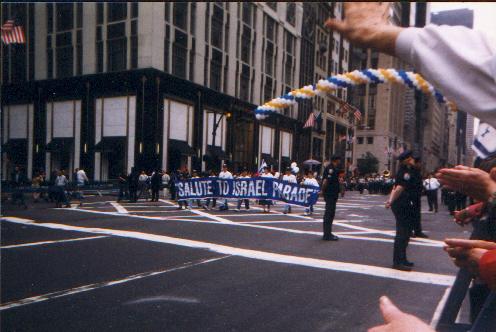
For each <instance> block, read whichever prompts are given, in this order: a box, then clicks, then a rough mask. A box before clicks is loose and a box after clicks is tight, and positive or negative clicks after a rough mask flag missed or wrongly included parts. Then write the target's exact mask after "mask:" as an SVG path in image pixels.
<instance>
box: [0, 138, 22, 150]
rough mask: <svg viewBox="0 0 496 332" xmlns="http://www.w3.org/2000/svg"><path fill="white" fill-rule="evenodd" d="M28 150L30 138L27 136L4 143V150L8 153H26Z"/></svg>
mask: <svg viewBox="0 0 496 332" xmlns="http://www.w3.org/2000/svg"><path fill="white" fill-rule="evenodd" d="M27 150H28V140H27V139H25V138H15V139H9V140H8V141H7V142H6V143H5V144H2V152H6V153H8V154H16V153H25V152H27Z"/></svg>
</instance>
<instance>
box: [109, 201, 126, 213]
mask: <svg viewBox="0 0 496 332" xmlns="http://www.w3.org/2000/svg"><path fill="white" fill-rule="evenodd" d="M110 205H112V206H113V207H114V208H115V209H116V210H117V212H119V213H128V211H127V210H126V208H124V207H123V206H122V205H120V204H119V203H117V202H110Z"/></svg>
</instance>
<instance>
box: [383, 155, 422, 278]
mask: <svg viewBox="0 0 496 332" xmlns="http://www.w3.org/2000/svg"><path fill="white" fill-rule="evenodd" d="M398 159H399V161H400V162H401V166H400V168H399V170H398V173H397V174H396V185H395V187H394V189H393V191H392V192H391V196H390V197H389V200H388V201H387V202H386V208H390V207H391V209H392V210H393V214H394V217H395V219H396V236H395V238H394V254H393V268H394V269H397V270H401V271H411V269H412V266H413V263H411V262H409V261H408V260H407V258H406V248H407V246H408V241H410V235H411V231H412V226H413V223H414V222H415V212H414V207H413V204H412V197H411V196H410V194H411V192H412V191H413V190H414V189H415V182H414V180H415V179H414V177H413V176H412V170H413V167H414V165H415V160H414V159H413V158H412V153H411V152H410V151H405V152H403V153H402V154H401V155H400V156H399V157H398Z"/></svg>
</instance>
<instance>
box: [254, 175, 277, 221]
mask: <svg viewBox="0 0 496 332" xmlns="http://www.w3.org/2000/svg"><path fill="white" fill-rule="evenodd" d="M260 177H262V178H271V179H273V178H274V175H272V173H271V172H270V169H269V168H268V167H267V166H265V167H264V168H263V170H262V174H260ZM258 203H259V204H260V205H262V206H263V212H267V213H268V212H270V206H271V205H272V200H270V199H260V200H258Z"/></svg>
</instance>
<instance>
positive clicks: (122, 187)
mask: <svg viewBox="0 0 496 332" xmlns="http://www.w3.org/2000/svg"><path fill="white" fill-rule="evenodd" d="M118 181H119V196H117V202H120V201H122V200H123V199H126V198H128V196H129V191H128V184H127V176H126V174H125V173H121V175H119V178H118Z"/></svg>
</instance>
